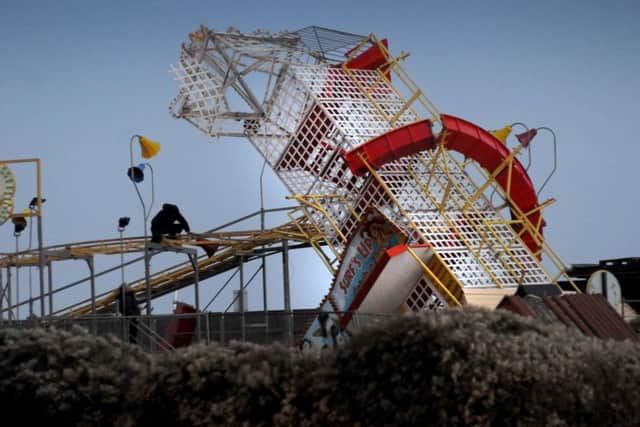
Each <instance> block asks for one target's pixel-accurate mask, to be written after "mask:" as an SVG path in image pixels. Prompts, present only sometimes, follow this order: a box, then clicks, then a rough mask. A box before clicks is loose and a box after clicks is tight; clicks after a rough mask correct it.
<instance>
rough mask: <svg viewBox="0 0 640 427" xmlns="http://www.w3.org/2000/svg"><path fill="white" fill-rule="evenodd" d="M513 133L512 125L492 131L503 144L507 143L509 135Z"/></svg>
mask: <svg viewBox="0 0 640 427" xmlns="http://www.w3.org/2000/svg"><path fill="white" fill-rule="evenodd" d="M510 133H511V126H505V127H503V128H502V129H498V130H493V131H491V135H493V136H495V137H496V139H497V140H498V141H500V142H502V143H503V144H506V143H507V137H509V134H510Z"/></svg>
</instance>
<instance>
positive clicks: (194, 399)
mask: <svg viewBox="0 0 640 427" xmlns="http://www.w3.org/2000/svg"><path fill="white" fill-rule="evenodd" d="M314 364H315V360H314V359H310V360H307V361H305V360H304V359H303V357H301V355H300V354H299V353H298V352H297V351H295V350H292V349H289V348H285V347H283V346H281V345H273V346H269V347H264V346H258V345H251V344H240V343H235V344H232V345H231V346H229V347H219V346H204V345H196V346H193V347H190V348H187V349H185V350H183V351H180V352H177V353H174V354H172V355H169V356H167V357H165V358H163V359H162V360H160V361H159V362H158V364H157V365H155V366H154V368H153V370H152V371H151V372H150V374H149V375H147V376H146V377H139V380H140V382H139V384H138V385H137V387H135V388H134V389H133V390H134V393H133V396H132V397H131V400H134V401H137V402H139V406H138V407H137V410H136V411H133V412H132V416H131V417H130V418H129V419H128V420H127V421H128V424H130V425H137V426H138V425H142V426H146V425H149V426H151V425H153V426H157V425H162V424H164V423H166V422H167V420H171V425H173V426H210V425H214V426H217V425H225V426H240V425H251V426H260V425H272V418H273V417H274V415H276V414H277V413H278V412H279V411H280V410H281V405H282V401H283V399H284V397H285V394H286V393H287V392H288V391H289V389H290V382H291V380H293V379H295V378H296V377H298V376H300V375H301V374H302V372H301V371H302V369H303V367H306V368H308V369H313V365H314Z"/></svg>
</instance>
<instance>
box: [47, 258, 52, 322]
mask: <svg viewBox="0 0 640 427" xmlns="http://www.w3.org/2000/svg"><path fill="white" fill-rule="evenodd" d="M47 272H48V276H49V316H51V315H52V314H53V273H52V271H51V261H49V262H48V263H47Z"/></svg>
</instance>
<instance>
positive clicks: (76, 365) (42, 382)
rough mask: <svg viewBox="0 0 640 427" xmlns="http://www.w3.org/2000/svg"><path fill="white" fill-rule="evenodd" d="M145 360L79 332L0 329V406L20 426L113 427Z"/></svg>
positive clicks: (137, 351)
mask: <svg viewBox="0 0 640 427" xmlns="http://www.w3.org/2000/svg"><path fill="white" fill-rule="evenodd" d="M149 363H150V359H149V356H148V355H147V354H146V353H144V352H143V351H142V350H140V349H138V348H137V347H135V346H130V345H128V344H124V343H122V342H121V341H119V340H117V339H115V338H101V337H95V336H93V335H90V334H88V333H87V331H86V330H84V329H81V328H74V329H72V330H71V331H70V332H65V331H61V330H56V329H49V330H46V329H39V328H38V329H29V330H16V329H0V402H2V408H3V412H2V416H3V417H5V419H14V420H19V421H20V422H22V423H26V425H32V424H43V423H47V424H48V423H53V425H113V423H114V422H115V420H116V419H117V418H118V417H119V416H120V414H121V412H122V411H123V410H124V411H126V410H127V409H126V405H127V402H126V394H127V391H128V388H129V387H130V385H131V378H133V377H135V376H136V375H144V374H145V370H146V369H147V366H148V365H149Z"/></svg>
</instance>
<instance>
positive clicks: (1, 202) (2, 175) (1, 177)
mask: <svg viewBox="0 0 640 427" xmlns="http://www.w3.org/2000/svg"><path fill="white" fill-rule="evenodd" d="M15 192H16V179H15V177H14V176H13V172H11V169H9V166H7V165H6V164H5V163H0V225H2V224H4V223H5V222H7V220H8V219H9V218H11V214H12V213H13V195H14V194H15Z"/></svg>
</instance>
